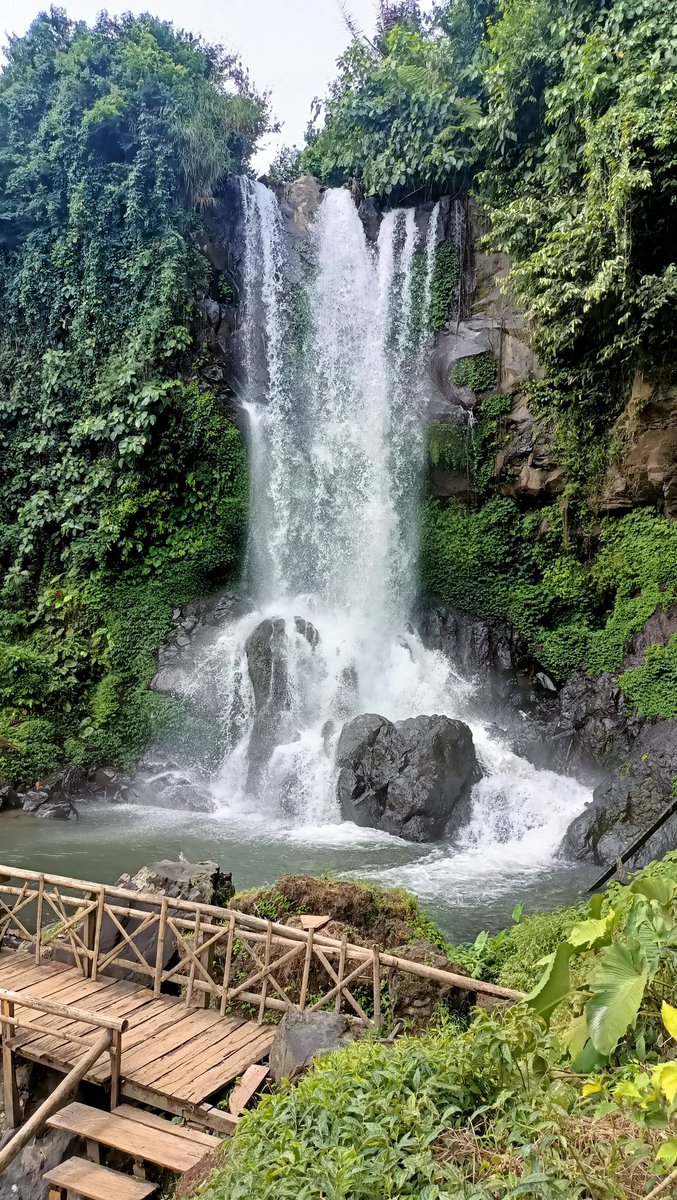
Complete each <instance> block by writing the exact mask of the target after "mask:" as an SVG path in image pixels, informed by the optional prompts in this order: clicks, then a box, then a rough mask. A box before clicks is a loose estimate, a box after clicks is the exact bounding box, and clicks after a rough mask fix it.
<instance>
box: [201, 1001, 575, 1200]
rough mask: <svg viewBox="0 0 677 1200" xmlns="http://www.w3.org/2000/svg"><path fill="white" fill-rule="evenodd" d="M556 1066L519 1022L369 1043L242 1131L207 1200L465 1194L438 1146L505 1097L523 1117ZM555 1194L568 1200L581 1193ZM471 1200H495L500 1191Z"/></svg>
mask: <svg viewBox="0 0 677 1200" xmlns="http://www.w3.org/2000/svg"><path fill="white" fill-rule="evenodd" d="M552 1056H553V1046H552V1044H551V1042H550V1041H549V1040H548V1038H547V1036H544V1034H543V1032H542V1027H541V1026H540V1023H539V1022H538V1021H537V1020H535V1019H534V1018H530V1017H529V1016H528V1015H527V1014H526V1013H525V1012H524V1010H521V1011H520V1010H515V1011H513V1012H512V1013H510V1014H509V1015H508V1016H507V1017H506V1019H505V1023H501V1022H499V1021H496V1020H495V1019H493V1018H490V1017H487V1016H485V1015H483V1016H480V1017H478V1018H477V1020H476V1022H475V1023H474V1025H473V1026H472V1027H471V1028H470V1030H468V1031H467V1032H466V1033H459V1031H458V1030H457V1029H456V1028H454V1027H447V1028H443V1029H442V1031H441V1032H439V1033H436V1034H430V1035H427V1036H426V1037H425V1038H421V1039H403V1040H400V1041H398V1042H396V1043H395V1045H393V1046H387V1045H383V1044H377V1043H373V1042H365V1043H362V1044H360V1043H358V1044H356V1045H353V1046H351V1047H349V1048H347V1049H346V1050H341V1051H338V1052H337V1053H334V1054H332V1055H329V1056H327V1057H325V1058H323V1060H322V1062H321V1064H320V1065H319V1067H318V1068H317V1069H316V1070H315V1071H313V1072H312V1073H311V1074H310V1075H307V1076H306V1077H305V1078H304V1079H302V1080H301V1082H300V1083H299V1084H298V1086H297V1087H283V1089H282V1090H281V1091H280V1092H279V1093H277V1094H276V1095H274V1096H268V1097H264V1098H263V1100H262V1101H261V1102H260V1103H259V1105H258V1106H257V1108H256V1110H255V1111H254V1112H253V1113H251V1114H249V1115H247V1116H246V1117H245V1118H244V1119H243V1122H242V1124H241V1126H240V1127H239V1129H238V1131H237V1135H236V1137H235V1139H234V1140H233V1142H232V1144H231V1148H230V1152H229V1155H228V1161H227V1163H226V1165H225V1167H223V1168H222V1169H220V1170H217V1171H216V1172H215V1174H214V1175H213V1176H212V1178H211V1180H210V1182H209V1184H208V1187H207V1190H206V1192H205V1193H204V1200H240V1198H243V1200H244V1197H247V1198H248V1200H273V1198H274V1200H285V1198H286V1197H290V1198H291V1197H296V1196H299V1195H301V1196H308V1197H311V1196H332V1197H337V1198H338V1197H344V1198H346V1200H347V1198H348V1197H349V1198H350V1200H385V1198H386V1197H392V1198H395V1197H397V1198H398V1200H405V1198H411V1200H414V1198H416V1200H419V1198H421V1197H426V1200H447V1197H450V1196H451V1195H458V1194H463V1193H460V1192H459V1191H457V1188H459V1187H462V1173H461V1171H459V1170H458V1169H457V1168H456V1167H455V1164H453V1162H449V1161H446V1162H445V1160H444V1157H441V1158H440V1159H438V1157H437V1156H436V1153H435V1140H436V1138H438V1137H439V1136H440V1135H442V1134H443V1133H444V1132H445V1130H446V1129H447V1127H448V1126H449V1125H452V1126H459V1125H462V1124H463V1123H464V1122H465V1119H466V1118H467V1117H469V1116H470V1115H471V1114H472V1113H473V1112H476V1111H478V1110H480V1111H483V1110H484V1108H483V1106H485V1105H489V1106H491V1105H492V1104H493V1103H495V1101H496V1100H497V1099H498V1097H499V1096H501V1097H502V1103H503V1105H504V1106H507V1107H511V1106H512V1105H513V1104H514V1105H515V1108H517V1107H518V1106H519V1101H520V1098H523V1097H524V1095H525V1093H526V1092H527V1091H528V1089H529V1086H530V1085H534V1086H535V1087H536V1089H537V1088H538V1080H539V1079H540V1078H541V1077H542V1073H543V1063H544V1062H547V1061H548V1059H549V1058H552ZM478 1119H479V1118H478ZM480 1123H481V1121H480ZM487 1157H489V1156H488V1154H487ZM491 1174H492V1175H493V1174H494V1172H491ZM553 1174H554V1172H553ZM549 1178H550V1172H548V1171H546V1172H545V1179H546V1180H547V1181H548V1182H549ZM529 1194H534V1195H535V1194H541V1193H540V1192H539V1193H529V1192H524V1195H529ZM548 1194H549V1195H558V1194H559V1195H561V1196H566V1197H567V1198H571V1200H573V1197H574V1195H575V1192H573V1191H568V1190H561V1191H555V1192H550V1193H548ZM473 1195H474V1196H476V1197H477V1200H480V1198H484V1197H486V1198H487V1200H488V1198H489V1197H490V1196H492V1195H494V1190H493V1187H492V1186H487V1188H486V1190H484V1189H483V1190H482V1191H481V1192H473Z"/></svg>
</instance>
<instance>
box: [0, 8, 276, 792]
mask: <svg viewBox="0 0 677 1200" xmlns="http://www.w3.org/2000/svg"><path fill="white" fill-rule="evenodd" d="M267 121H268V116H267V106H266V101H265V99H264V98H263V97H262V96H260V95H258V94H257V93H256V92H255V91H254V90H253V89H252V87H251V86H250V84H249V81H248V78H247V75H246V73H245V72H244V70H243V68H242V67H241V65H240V64H239V62H238V61H237V60H236V59H234V58H232V57H229V56H227V55H225V54H224V53H223V52H222V51H221V50H220V49H218V48H215V47H210V46H207V45H204V44H202V43H201V42H200V41H199V40H198V39H196V38H194V37H192V36H190V35H187V34H182V33H178V32H177V31H175V30H174V29H173V28H172V27H171V26H170V25H169V24H168V23H166V22H163V21H159V20H156V19H155V18H153V17H150V16H144V17H140V18H134V17H131V16H126V17H122V18H120V19H116V20H114V19H111V18H109V17H107V16H105V15H104V16H102V17H101V18H100V19H99V20H98V22H97V24H96V25H95V26H94V28H87V26H86V25H84V24H82V23H79V22H72V21H70V20H68V18H67V17H66V15H65V13H64V12H63V11H61V10H59V9H52V10H51V13H50V14H49V15H43V16H41V17H39V18H38V19H37V20H36V21H35V22H34V24H33V25H32V26H31V28H30V30H29V32H28V33H27V35H26V36H25V37H23V38H15V39H12V40H11V41H10V43H9V47H8V52H7V63H6V65H5V67H4V69H3V71H2V74H1V75H0V147H1V150H0V456H1V458H2V475H1V479H0V589H1V590H0V747H4V749H0V776H2V775H3V774H9V775H10V776H11V777H12V778H13V779H14V780H15V781H16V782H19V783H30V782H31V781H33V780H35V779H36V778H38V777H40V776H42V775H44V773H45V772H47V771H49V770H50V768H52V767H54V766H55V765H56V764H57V763H58V762H59V761H63V760H64V759H68V760H71V761H76V762H79V763H85V764H88V763H90V762H101V761H112V762H117V763H119V764H124V763H125V762H130V761H133V759H134V757H135V756H136V755H138V754H139V753H140V751H141V749H142V748H143V746H144V744H145V743H146V742H147V740H148V738H149V736H150V735H151V733H155V732H158V730H160V729H162V728H164V727H167V728H171V726H172V722H174V721H175V720H176V718H177V714H176V711H175V709H174V707H173V706H172V704H171V702H167V701H163V700H162V699H161V698H159V697H156V696H153V695H152V694H151V693H149V692H148V690H147V687H148V683H149V680H150V678H151V674H152V671H153V661H154V654H155V651H156V649H157V645H158V642H159V640H160V638H161V637H162V636H163V635H164V633H165V632H166V629H167V627H168V623H169V620H170V617H171V612H172V608H173V606H174V605H176V604H181V603H183V602H185V601H187V600H188V599H189V598H191V597H194V596H197V595H199V594H201V593H203V592H205V591H206V590H209V589H210V588H213V587H214V586H215V585H217V584H219V583H222V582H223V581H224V579H227V578H228V577H229V576H230V575H232V573H233V572H234V571H235V570H236V569H237V566H238V563H239V557H240V546H241V541H242V535H243V531H244V527H245V523H246V464H245V460H244V454H243V450H242V447H241V444H240V438H239V435H238V433H237V431H236V430H235V428H234V427H233V426H232V425H231V423H230V422H229V421H228V420H227V419H226V417H225V415H224V412H223V408H222V405H221V404H220V403H219V400H218V398H217V397H215V396H214V395H213V394H211V393H210V392H209V391H206V390H205V389H204V388H202V387H201V386H199V384H198V381H197V375H196V367H197V365H198V363H197V358H198V353H199V351H198V344H197V341H196V338H195V322H196V317H197V312H198V303H199V300H200V298H201V297H202V296H203V295H204V294H205V293H206V292H207V290H208V288H209V286H210V284H211V279H210V271H211V268H210V267H209V265H208V263H207V260H206V259H205V257H204V256H203V255H202V254H201V253H200V252H199V251H198V249H197V246H196V240H195V239H196V235H197V233H198V232H199V230H200V228H201V223H202V215H201V214H202V212H203V210H204V207H205V206H206V205H208V204H209V203H210V201H211V197H212V195H213V192H214V189H215V187H216V186H217V185H218V183H219V181H220V180H221V179H223V177H224V176H225V175H226V174H227V173H228V172H233V171H235V172H242V171H246V170H247V168H248V162H249V157H250V155H251V153H252V151H253V148H254V145H255V143H256V140H257V138H258V137H259V135H260V134H261V133H262V131H263V130H264V129H265V128H266V125H267Z"/></svg>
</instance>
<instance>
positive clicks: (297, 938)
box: [0, 867, 520, 1200]
mask: <svg viewBox="0 0 677 1200" xmlns="http://www.w3.org/2000/svg"><path fill="white" fill-rule="evenodd" d="M327 920H328V918H326V917H325V918H323V917H307V918H302V921H303V925H304V927H302V928H294V927H291V926H288V925H282V924H278V923H276V922H274V921H269V920H265V919H263V918H259V917H255V916H251V915H248V914H245V913H241V912H237V911H235V910H233V909H227V908H220V907H216V906H214V905H207V904H199V903H194V902H191V901H188V900H183V899H170V898H168V897H165V896H157V895H149V894H143V893H139V892H134V891H129V890H126V889H123V888H118V887H109V886H106V885H103V884H97V883H88V882H83V881H81V880H74V879H68V878H64V877H61V876H58V875H48V874H40V873H38V872H34V871H21V870H18V869H15V868H13V867H0V1033H1V1036H2V1054H3V1081H4V1108H5V1113H6V1116H7V1118H8V1120H9V1123H10V1125H12V1126H15V1127H16V1126H19V1125H20V1123H21V1112H20V1108H19V1100H18V1092H17V1085H16V1063H17V1059H19V1058H23V1059H25V1060H28V1061H31V1062H37V1063H40V1064H42V1065H43V1066H45V1067H49V1068H53V1069H55V1070H56V1071H58V1072H61V1073H62V1074H64V1075H66V1079H65V1080H64V1081H63V1083H62V1084H61V1085H60V1087H58V1088H57V1089H56V1090H55V1092H54V1093H53V1095H52V1096H51V1097H50V1098H49V1099H48V1100H47V1101H46V1102H45V1104H44V1105H43V1109H41V1110H39V1111H38V1113H36V1114H34V1116H33V1117H32V1118H31V1119H30V1120H29V1121H28V1122H27V1124H26V1125H25V1126H24V1128H23V1129H22V1130H20V1132H19V1133H18V1134H17V1135H16V1136H15V1138H14V1139H13V1141H11V1142H10V1143H9V1145H8V1146H6V1147H5V1149H4V1150H2V1151H0V1172H1V1171H2V1170H3V1169H4V1168H5V1166H6V1165H7V1163H8V1162H9V1161H11V1159H12V1158H13V1157H14V1156H15V1154H16V1152H17V1146H18V1147H19V1148H20V1146H21V1145H24V1144H26V1142H27V1141H28V1140H30V1137H32V1136H34V1135H35V1134H36V1132H38V1127H40V1128H44V1125H45V1123H46V1121H47V1120H48V1119H51V1122H52V1123H58V1121H59V1120H60V1119H61V1118H59V1116H58V1115H56V1116H55V1114H58V1113H59V1110H60V1109H63V1105H64V1104H65V1103H66V1100H67V1099H68V1098H69V1096H70V1095H72V1092H73V1091H74V1089H75V1087H76V1086H77V1085H78V1083H80V1082H81V1081H82V1080H83V1079H84V1080H86V1081H89V1082H90V1083H91V1084H96V1085H99V1086H100V1087H101V1088H102V1089H106V1091H107V1092H108V1093H109V1097H110V1108H111V1109H112V1110H114V1113H113V1116H109V1117H108V1118H107V1119H108V1120H109V1121H112V1122H113V1124H114V1127H115V1130H116V1131H117V1132H116V1133H115V1138H117V1139H118V1142H119V1140H120V1138H122V1142H123V1143H124V1145H130V1146H132V1148H133V1146H134V1145H136V1144H137V1143H138V1142H139V1135H138V1130H137V1142H134V1139H133V1138H132V1139H131V1141H130V1134H129V1129H128V1126H129V1123H130V1120H131V1118H130V1111H131V1110H130V1108H129V1106H125V1105H124V1104H123V1103H121V1102H122V1101H123V1100H127V1101H132V1102H133V1103H135V1104H142V1105H148V1106H150V1107H152V1108H153V1109H155V1110H156V1111H157V1110H159V1111H160V1112H166V1113H167V1114H170V1115H173V1116H180V1117H183V1118H185V1119H186V1120H187V1121H189V1122H191V1123H192V1124H193V1126H196V1125H197V1126H200V1127H201V1128H202V1129H208V1130H210V1131H212V1133H214V1132H215V1133H218V1134H225V1133H230V1132H232V1130H233V1128H234V1125H235V1123H236V1120H237V1106H236V1105H233V1103H232V1099H231V1112H230V1113H228V1112H224V1111H222V1109H221V1108H220V1107H217V1101H218V1097H219V1094H222V1093H223V1092H224V1089H226V1088H228V1087H230V1085H232V1084H233V1082H234V1081H235V1080H236V1079H238V1077H240V1076H242V1075H244V1074H245V1073H246V1072H247V1071H248V1069H250V1072H251V1069H252V1068H253V1066H254V1064H259V1063H261V1062H262V1061H263V1060H264V1059H266V1058H267V1056H268V1053H269V1050H270V1046H271V1043H272V1040H273V1036H274V1032H275V1028H274V1025H272V1024H271V1023H270V1020H271V1017H270V1016H269V1014H273V1013H275V1014H279V1013H284V1012H291V1011H299V1012H302V1011H318V1010H321V1009H327V1008H329V1009H331V1010H333V1011H335V1012H346V1013H347V1014H349V1015H350V1016H352V1017H353V1019H354V1020H355V1021H356V1022H358V1023H360V1024H361V1025H363V1026H367V1027H370V1028H375V1029H378V1028H379V1027H380V1024H381V988H382V984H383V981H384V978H385V977H386V975H390V974H391V973H392V972H394V971H403V972H405V973H408V974H414V975H419V976H423V977H424V978H427V979H433V980H436V981H438V982H439V983H440V984H449V985H452V986H455V987H461V988H464V989H466V990H468V989H470V988H471V989H472V990H473V991H476V992H488V993H490V994H492V995H495V996H499V997H501V998H504V999H517V998H519V996H520V993H517V992H512V991H510V990H509V989H506V988H498V987H496V986H494V985H492V984H487V983H483V982H481V981H479V980H470V979H468V978H467V977H466V976H460V975H455V974H453V973H450V972H447V971H440V970H438V969H436V968H434V967H430V966H426V965H425V964H421V963H414V962H410V961H408V960H406V959H402V958H398V957H395V956H393V955H390V954H384V953H381V952H379V950H378V949H372V948H367V947H364V946H357V945H354V944H352V943H349V942H348V941H347V939H346V938H345V937H344V938H343V939H342V940H341V941H338V940H337V939H335V938H331V937H329V936H327V935H326V934H325V933H323V932H322V927H323V925H324V924H325V923H326V921H327ZM292 965H293V966H294V967H295V969H294V970H290V968H291V967H292ZM318 981H319V983H318ZM311 983H312V991H311ZM265 1074H266V1070H265V1067H264V1068H260V1069H259V1070H258V1072H255V1076H256V1080H257V1081H258V1082H260V1081H261V1078H262V1076H265ZM105 1094H106V1093H105V1092H104V1093H102V1096H105ZM83 1107H84V1106H82V1105H70V1107H69V1109H66V1110H64V1111H65V1112H66V1113H68V1112H70V1111H71V1110H79V1109H82V1108H83ZM43 1110H44V1111H43ZM121 1110H124V1111H123V1112H122V1114H121ZM96 1111H97V1110H96V1109H87V1110H86V1112H89V1113H90V1114H91V1113H94V1115H95V1117H96ZM137 1112H138V1114H139V1116H138V1119H137V1124H138V1123H139V1122H141V1124H142V1125H143V1123H144V1118H145V1119H146V1123H147V1122H148V1120H150V1119H151V1117H150V1114H148V1113H147V1112H146V1113H144V1112H143V1111H142V1110H140V1109H139V1110H137ZM100 1117H101V1114H99V1118H100ZM36 1118H37V1119H36ZM88 1120H89V1122H90V1124H91V1121H92V1120H93V1118H91V1116H90V1117H89V1118H86V1117H85V1116H83V1115H82V1114H81V1113H80V1114H77V1113H76V1114H75V1116H73V1121H75V1123H76V1125H77V1124H78V1121H79V1126H80V1132H81V1136H83V1137H85V1138H86V1140H87V1144H88V1147H89V1144H90V1142H92V1140H96V1136H95V1135H93V1139H92V1138H90V1137H89V1136H88V1135H87V1133H86V1131H84V1130H85V1127H88V1125H87V1122H88ZM152 1120H155V1121H156V1122H157V1121H158V1120H161V1118H158V1117H154V1118H152ZM83 1122H84V1124H83ZM116 1122H117V1124H115V1123H116ZM95 1124H96V1122H95ZM100 1124H101V1121H100V1119H99V1123H98V1125H97V1128H99V1127H100ZM165 1124H166V1123H165ZM62 1127H65V1128H70V1126H68V1125H66V1126H62ZM171 1130H173V1132H171V1131H170V1132H169V1133H166V1134H165V1138H169V1139H170V1142H171V1139H172V1138H175V1137H177V1136H179V1135H178V1134H176V1127H175V1126H172V1127H171ZM155 1132H156V1134H157V1136H158V1137H160V1130H156V1131H155ZM142 1133H143V1129H142ZM109 1135H110V1136H113V1135H112V1134H110V1131H109ZM208 1136H209V1135H207V1134H204V1135H197V1143H196V1144H193V1148H192V1151H191V1154H192V1158H193V1159H195V1155H196V1154H197V1155H198V1157H201V1156H202V1155H203V1154H204V1153H206V1152H207V1150H206V1149H205V1143H204V1142H200V1140H199V1139H200V1137H208ZM125 1139H127V1140H126V1141H125ZM103 1140H104V1144H115V1145H116V1146H117V1148H118V1149H120V1146H119V1145H118V1142H115V1141H114V1142H113V1143H110V1142H108V1143H106V1142H105V1137H104V1139H103ZM147 1140H148V1138H147V1135H146V1141H147ZM161 1140H162V1139H161V1138H160V1141H161ZM141 1141H143V1138H141ZM179 1150H181V1151H182V1154H177V1153H176V1148H175V1149H174V1158H173V1159H172V1161H176V1163H181V1162H183V1163H184V1164H185V1162H186V1161H187V1158H190V1157H191V1154H189V1153H188V1151H187V1149H186V1147H185V1146H182V1147H179ZM128 1153H130V1154H131V1153H132V1151H131V1150H129V1151H128ZM132 1156H133V1155H132ZM170 1158H171V1155H170ZM78 1161H79V1160H78ZM151 1161H156V1160H152V1159H151ZM138 1165H139V1163H138V1162H137V1166H138ZM161 1165H162V1164H161ZM65 1166H66V1167H67V1166H68V1164H65ZM175 1169H178V1168H175ZM184 1169H185V1166H184ZM74 1170H76V1173H77V1170H79V1171H80V1174H81V1176H82V1171H83V1168H82V1167H80V1168H74ZM101 1170H103V1168H101ZM66 1174H67V1172H66ZM83 1178H84V1176H83ZM123 1178H124V1177H123ZM81 1182H82V1179H81ZM103 1183H104V1184H105V1183H106V1181H105V1180H104V1181H103ZM73 1186H74V1185H73ZM102 1186H103V1185H102ZM110 1186H112V1185H110ZM116 1189H117V1190H116ZM75 1190H77V1192H78V1194H81V1195H85V1194H86V1195H89V1194H90V1193H89V1192H85V1191H84V1190H83V1187H80V1186H79V1185H78V1187H77V1188H76V1189H75ZM151 1190H152V1189H151ZM62 1194H63V1195H65V1194H66V1188H65V1186H64V1188H63V1189H62V1191H58V1190H57V1191H56V1192H55V1195H62ZM91 1194H92V1195H97V1194H98V1193H96V1191H94V1192H92V1193H91ZM101 1194H102V1195H105V1194H106V1193H105V1188H104V1191H103V1192H102V1193H101ZM110 1194H111V1195H115V1196H116V1197H117V1200H122V1194H121V1193H120V1191H119V1186H118V1185H117V1184H116V1185H115V1186H114V1187H113V1190H112V1191H111V1192H110ZM142 1194H143V1195H147V1194H150V1193H149V1191H145V1192H138V1190H137V1192H130V1193H129V1195H130V1196H132V1195H139V1196H140V1195H142Z"/></svg>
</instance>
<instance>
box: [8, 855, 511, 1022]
mask: <svg viewBox="0 0 677 1200" xmlns="http://www.w3.org/2000/svg"><path fill="white" fill-rule="evenodd" d="M3 940H4V942H5V945H7V944H8V942H10V941H13V942H14V943H20V944H21V946H22V948H23V949H26V950H29V951H32V953H33V954H34V956H35V962H36V964H39V963H40V962H41V961H43V960H44V959H45V958H48V957H49V956H51V955H58V957H60V958H63V957H64V956H66V957H67V958H68V959H69V960H70V961H72V962H73V964H74V965H75V966H77V967H78V968H79V969H80V970H81V972H82V974H83V976H85V977H87V978H91V979H92V980H96V979H97V977H98V976H99V975H105V974H113V975H120V974H121V973H122V974H124V976H125V977H126V978H134V979H137V980H139V981H141V982H143V983H145V984H146V985H147V986H148V987H150V988H152V990H153V992H154V994H155V995H156V996H158V995H160V993H161V992H162V991H163V990H171V989H172V988H173V989H174V990H179V991H180V992H181V993H182V995H183V997H184V1000H185V1002H186V1004H198V1005H201V1006H203V1007H206V1008H209V1007H213V1008H215V1009H217V1010H218V1011H219V1012H220V1013H221V1014H222V1015H223V1014H225V1013H226V1012H227V1011H228V1010H229V1008H230V1006H231V1005H233V1004H237V1003H246V1004H248V1005H252V1006H253V1007H254V1008H255V1010H256V1015H257V1019H258V1021H259V1023H261V1022H262V1021H263V1018H264V1015H265V1013H266V1011H267V1010H272V1011H275V1012H282V1013H284V1012H290V1011H298V1012H303V1011H305V1010H307V1011H311V1012H313V1011H317V1010H319V1009H326V1008H329V1007H331V1008H333V1009H334V1010H335V1011H336V1012H341V1011H344V1012H347V1013H349V1014H351V1015H352V1016H354V1017H356V1018H358V1019H359V1021H360V1022H361V1023H362V1024H363V1025H366V1026H369V1027H372V1028H373V1027H376V1028H378V1027H379V1026H380V1022H381V988H382V984H383V982H384V979H385V978H387V977H388V976H389V975H391V974H392V973H393V972H402V973H404V974H409V975H416V976H419V977H421V978H423V979H429V980H433V981H435V982H437V983H440V984H442V985H449V986H453V987H456V988H461V989H464V990H466V991H473V992H480V993H485V994H488V995H491V996H495V997H497V998H499V999H503V1000H513V1001H514V1000H519V999H521V998H522V993H520V992H515V991H513V990H512V989H510V988H501V987H498V986H497V985H495V984H491V983H486V982H484V981H482V980H478V979H470V978H469V977H468V976H466V975H457V974H455V973H453V972H450V971H444V970H440V969H438V968H436V967H433V966H428V965H427V964H425V963H417V962H411V961H409V960H408V959H404V958H401V957H398V956H395V955H392V954H386V953H384V952H382V951H379V950H378V949H373V948H369V947H366V946H358V945H355V944H353V943H351V942H348V941H347V939H346V938H345V937H344V938H343V939H342V940H337V939H336V938H332V937H329V936H328V935H326V934H324V933H322V932H321V930H319V929H316V928H313V927H312V923H311V927H310V928H306V929H297V928H294V927H292V926H289V925H282V924H280V923H278V922H275V921H269V920H266V919H265V918H263V917H255V916H252V915H250V914H247V913H242V912H238V911H236V910H234V909H228V908H220V907H218V906H216V905H210V904H201V903H197V902H194V901H189V900H182V899H172V898H169V897H167V896H158V895H152V894H145V893H142V892H134V891H130V890H128V889H124V888H119V887H111V886H108V885H105V884H98V883H88V882H84V881H82V880H76V879H69V878H67V877H65V876H60V875H49V874H42V873H38V872H36V871H22V870H19V869H16V868H14V867H0V948H1V947H2V944H3ZM292 967H295V968H296V969H295V970H290V968H292ZM299 970H300V984H299ZM367 1009H370V1012H367Z"/></svg>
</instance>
